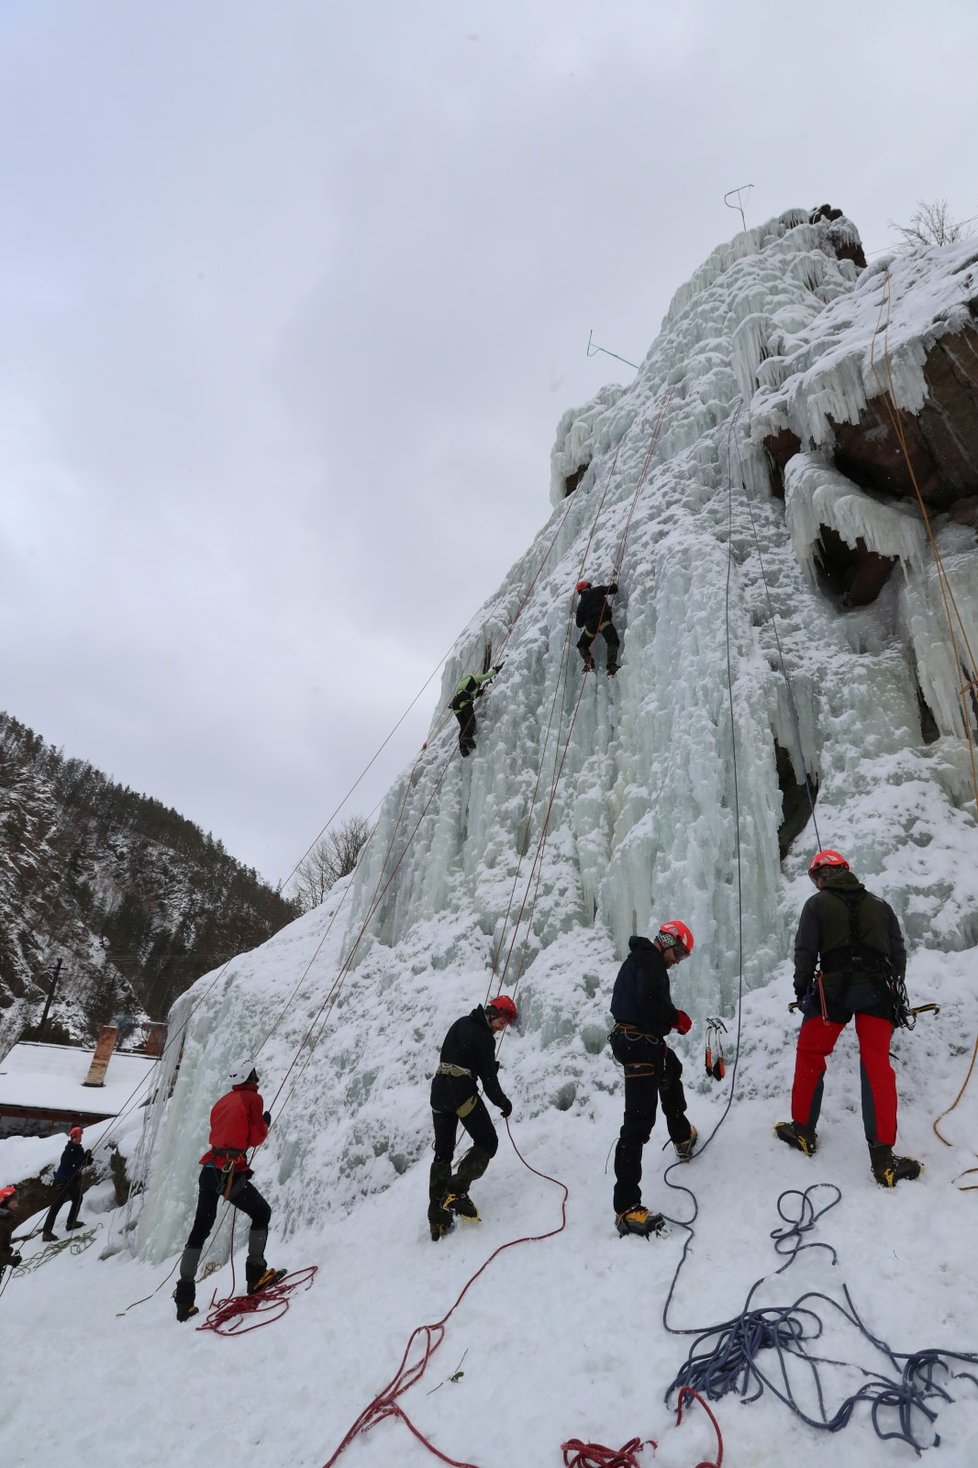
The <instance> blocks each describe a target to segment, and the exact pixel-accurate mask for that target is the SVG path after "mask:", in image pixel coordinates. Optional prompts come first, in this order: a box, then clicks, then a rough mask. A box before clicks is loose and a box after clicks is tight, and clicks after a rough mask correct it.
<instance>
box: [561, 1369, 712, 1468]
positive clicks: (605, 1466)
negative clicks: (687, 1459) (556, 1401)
mask: <svg viewBox="0 0 978 1468" xmlns="http://www.w3.org/2000/svg"><path fill="white" fill-rule="evenodd" d="M687 1400H695V1401H697V1402H699V1404H700V1406H701V1407H702V1408H703V1411H704V1412H705V1413H706V1415H707V1417H709V1419H710V1421H711V1422H712V1423H713V1431H714V1432H715V1433H716V1435H717V1455H716V1458H715V1460H713V1461H712V1462H709V1463H708V1462H707V1461H706V1460H705V1459H704V1460H703V1461H702V1462H700V1463H697V1464H696V1468H721V1465H722V1463H723V1437H722V1435H721V1432H720V1424H719V1423H718V1422H717V1420H716V1418H715V1417H714V1415H713V1413H712V1412H711V1411H710V1408H709V1406H708V1405H707V1403H706V1402H705V1400H704V1399H703V1397H701V1396H700V1394H699V1392H698V1391H694V1390H693V1388H692V1387H691V1386H684V1387H681V1388H680V1390H679V1403H678V1406H677V1407H676V1426H677V1427H679V1426H680V1424H681V1423H682V1420H683V1406H684V1405H685V1403H686V1401H687ZM645 1442H646V1443H648V1446H649V1447H650V1448H652V1450H653V1451H655V1449H656V1448H657V1447H658V1443H656V1442H655V1441H654V1440H653V1439H652V1438H650V1437H649V1438H646V1439H645ZM642 1447H643V1440H642V1438H640V1437H633V1438H630V1439H629V1440H628V1442H627V1443H626V1444H625V1446H624V1447H622V1448H619V1449H618V1450H617V1451H616V1450H615V1449H614V1448H606V1447H604V1446H603V1445H602V1444H601V1443H585V1442H581V1440H580V1438H576V1437H572V1438H571V1439H570V1440H569V1441H568V1442H565V1443H561V1445H560V1450H561V1452H562V1453H563V1455H564V1468H640V1465H639V1461H638V1457H637V1454H638V1453H640V1452H641V1450H642Z"/></svg>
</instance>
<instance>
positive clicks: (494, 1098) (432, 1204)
mask: <svg viewBox="0 0 978 1468" xmlns="http://www.w3.org/2000/svg"><path fill="white" fill-rule="evenodd" d="M515 1023H516V1005H515V1004H514V1003H513V1001H512V999H510V998H509V996H508V995H506V994H499V995H497V997H496V998H495V999H494V1000H493V1001H492V1003H491V1004H487V1005H486V1006H485V1007H483V1006H482V1005H481V1004H480V1005H479V1006H478V1007H477V1008H476V1009H473V1010H472V1012H471V1013H470V1014H465V1015H463V1016H462V1018H461V1019H457V1020H456V1021H455V1023H454V1024H453V1025H452V1027H451V1029H450V1030H449V1031H448V1034H447V1035H446V1036H445V1039H444V1042H443V1044H442V1047H441V1054H440V1056H439V1064H438V1069H437V1070H436V1071H435V1074H434V1078H433V1080H432V1082H431V1117H432V1121H433V1123H434V1128H435V1160H434V1162H433V1163H432V1164H431V1173H430V1175H429V1179H428V1223H429V1225H430V1227H431V1237H432V1239H433V1240H435V1241H436V1242H437V1240H438V1239H440V1238H443V1237H444V1235H445V1234H447V1233H448V1231H449V1230H450V1229H451V1227H452V1225H453V1224H454V1222H455V1214H461V1216H462V1217H463V1218H478V1216H479V1214H478V1211H477V1209H476V1206H475V1204H474V1203H473V1202H472V1199H471V1198H470V1197H469V1188H470V1187H471V1186H472V1184H473V1183H474V1182H475V1181H476V1180H477V1179H478V1178H480V1177H481V1176H482V1174H483V1173H484V1172H485V1170H486V1168H487V1167H488V1166H489V1163H490V1162H491V1161H492V1159H493V1157H494V1156H495V1155H496V1150H497V1148H498V1147H499V1138H498V1137H497V1135H496V1128H495V1127H494V1126H493V1124H492V1119H491V1117H490V1116H489V1112H488V1111H487V1110H486V1104H485V1102H484V1101H483V1099H482V1097H481V1096H480V1095H479V1086H478V1082H479V1081H481V1082H482V1089H483V1090H484V1091H485V1093H486V1095H487V1096H488V1097H489V1100H490V1101H491V1102H492V1103H493V1105H494V1106H498V1107H499V1110H500V1113H501V1115H502V1116H503V1118H504V1119H505V1118H506V1117H508V1116H509V1115H510V1114H511V1112H512V1110H513V1105H512V1102H511V1101H509V1100H508V1098H507V1097H506V1096H505V1095H504V1094H503V1091H502V1088H501V1087H500V1084H499V1077H498V1075H497V1071H498V1069H499V1067H498V1066H497V1064H496V1047H495V1044H494V1042H493V1036H494V1035H498V1034H499V1033H500V1031H501V1030H504V1029H505V1028H506V1026H507V1025H511V1024H515ZM459 1122H461V1123H462V1125H463V1126H464V1128H465V1130H466V1131H467V1132H468V1134H469V1136H470V1137H471V1138H472V1146H471V1147H470V1148H469V1150H468V1151H467V1152H466V1153H465V1155H464V1157H462V1159H461V1161H460V1162H459V1164H458V1167H457V1169H456V1171H455V1172H454V1173H453V1172H452V1156H453V1154H454V1152H455V1138H456V1136H457V1134H458V1124H459Z"/></svg>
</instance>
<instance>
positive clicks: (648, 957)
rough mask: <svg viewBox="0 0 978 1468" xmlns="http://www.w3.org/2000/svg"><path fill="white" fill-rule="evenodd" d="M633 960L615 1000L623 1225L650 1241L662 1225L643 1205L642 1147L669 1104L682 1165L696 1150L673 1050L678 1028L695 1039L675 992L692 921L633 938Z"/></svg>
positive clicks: (618, 1220) (617, 1201)
mask: <svg viewBox="0 0 978 1468" xmlns="http://www.w3.org/2000/svg"><path fill="white" fill-rule="evenodd" d="M628 950H629V952H628V957H627V958H626V959H625V962H624V963H623V964H622V966H621V968H620V969H619V971H618V977H617V979H616V980H615V988H614V992H613V994H612V996H611V1013H612V1015H613V1016H614V1020H615V1027H614V1029H613V1030H612V1032H611V1035H610V1037H609V1038H610V1041H611V1051H612V1054H613V1055H614V1057H615V1059H616V1060H617V1061H619V1062H620V1063H621V1064H622V1065H623V1066H624V1068H625V1119H624V1121H623V1123H622V1128H621V1132H620V1134H619V1137H618V1145H617V1147H616V1148H615V1191H614V1206H615V1225H616V1227H617V1229H618V1232H619V1233H620V1234H622V1235H623V1236H624V1235H625V1234H628V1233H635V1234H643V1235H645V1237H648V1235H649V1234H650V1233H653V1232H655V1231H656V1230H657V1229H658V1228H660V1227H661V1224H662V1219H661V1217H660V1216H659V1215H658V1214H652V1213H650V1212H649V1210H648V1209H647V1208H645V1207H643V1206H642V1149H643V1147H644V1146H645V1144H646V1142H647V1141H648V1140H649V1137H650V1136H651V1135H652V1128H653V1126H654V1125H655V1111H656V1104H657V1102H658V1101H659V1100H660V1099H661V1101H662V1111H663V1114H664V1116H665V1118H666V1125H667V1127H668V1129H669V1136H670V1138H671V1139H672V1143H673V1146H674V1147H675V1149H676V1152H677V1154H678V1156H679V1157H680V1159H681V1160H682V1161H684V1162H685V1161H688V1159H689V1158H690V1157H691V1156H692V1152H693V1147H694V1146H695V1144H696V1128H695V1127H694V1126H692V1125H691V1123H690V1121H689V1118H688V1117H687V1115H686V1096H685V1093H684V1092H683V1084H682V1074H683V1068H682V1063H681V1062H680V1060H679V1057H678V1055H676V1054H675V1052H674V1051H672V1050H670V1049H669V1047H668V1045H667V1044H666V1042H665V1036H666V1035H668V1034H669V1032H670V1030H678V1031H679V1033H680V1034H681V1035H685V1034H688V1032H689V1030H690V1028H691V1026H692V1020H691V1019H690V1017H689V1015H688V1014H686V1013H684V1011H683V1010H681V1009H677V1008H676V1006H675V1005H674V1004H673V1002H672V995H671V993H670V991H669V970H670V969H671V968H672V967H673V966H674V965H675V964H677V963H681V962H682V960H683V959H684V958H688V957H689V955H690V954H691V953H692V951H693V935H692V933H691V932H690V930H689V928H687V926H686V924H685V923H681V922H678V921H675V922H668V923H663V924H662V926H661V927H660V929H659V931H658V932H657V933H656V935H655V937H654V938H653V939H652V941H651V942H650V941H649V939H648V938H643V937H633V938H629V940H628Z"/></svg>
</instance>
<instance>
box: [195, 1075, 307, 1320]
mask: <svg viewBox="0 0 978 1468" xmlns="http://www.w3.org/2000/svg"><path fill="white" fill-rule="evenodd" d="M230 1080H231V1089H230V1091H228V1093H227V1094H226V1095H225V1096H222V1097H221V1099H220V1100H219V1101H217V1102H215V1104H214V1106H213V1108H212V1109H211V1124H210V1146H209V1148H208V1149H207V1151H206V1152H205V1153H204V1155H203V1157H202V1158H201V1159H200V1179H199V1182H198V1195H197V1213H196V1216H195V1218H194V1224H193V1228H192V1229H191V1230H190V1235H189V1237H188V1239H187V1244H186V1247H185V1249H184V1251H183V1255H182V1257H181V1259H180V1278H179V1280H178V1281H177V1287H176V1289H175V1290H174V1292H173V1298H174V1300H175V1301H176V1306H177V1319H178V1320H189V1319H190V1317H191V1315H196V1314H197V1307H196V1305H195V1304H194V1299H195V1295H196V1290H195V1287H194V1279H195V1277H196V1274H197V1266H198V1264H199V1263H200V1255H201V1250H202V1249H203V1247H204V1243H205V1241H206V1239H207V1235H208V1234H209V1233H210V1231H211V1229H212V1228H213V1227H214V1220H215V1219H216V1217H217V1208H218V1204H219V1203H220V1201H221V1200H222V1199H226V1200H227V1201H228V1202H229V1203H231V1204H232V1205H233V1206H234V1207H235V1208H240V1210H241V1212H242V1213H244V1214H245V1215H246V1216H247V1217H248V1218H250V1219H251V1230H250V1232H249V1234H248V1259H247V1263H246V1264H245V1279H246V1282H247V1286H248V1292H249V1294H254V1292H255V1291H256V1290H262V1289H265V1287H266V1286H267V1285H269V1284H272V1283H273V1282H274V1281H275V1280H276V1279H278V1278H280V1277H281V1271H280V1270H275V1269H269V1267H268V1265H267V1264H266V1263H265V1243H266V1241H267V1239H268V1224H269V1221H270V1219H271V1216H272V1210H271V1208H270V1207H269V1206H268V1204H267V1203H266V1202H265V1199H264V1198H263V1197H262V1195H261V1193H259V1191H258V1189H257V1188H255V1187H253V1186H252V1184H251V1181H250V1179H251V1177H252V1176H253V1174H252V1170H251V1168H250V1167H249V1166H248V1155H247V1154H248V1150H249V1149H250V1148H251V1147H257V1146H259V1145H260V1144H261V1143H262V1142H264V1140H265V1138H266V1137H267V1136H268V1128H269V1125H270V1123H271V1120H272V1118H271V1116H270V1115H269V1113H268V1112H267V1111H263V1109H262V1108H263V1105H264V1103H263V1101H262V1098H261V1096H260V1095H259V1092H258V1072H257V1071H256V1070H255V1067H254V1066H253V1065H251V1064H250V1063H246V1064H245V1065H244V1066H242V1067H241V1069H240V1070H237V1071H234V1072H233V1073H232V1075H231V1077H230Z"/></svg>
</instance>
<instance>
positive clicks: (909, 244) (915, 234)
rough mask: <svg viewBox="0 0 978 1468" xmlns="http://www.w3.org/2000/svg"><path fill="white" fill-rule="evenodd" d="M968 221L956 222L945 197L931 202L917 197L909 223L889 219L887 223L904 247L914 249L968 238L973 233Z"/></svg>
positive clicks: (954, 242) (951, 243) (950, 243)
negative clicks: (898, 222)
mask: <svg viewBox="0 0 978 1468" xmlns="http://www.w3.org/2000/svg"><path fill="white" fill-rule="evenodd" d="M970 222H971V221H970V220H967V219H965V220H962V222H961V223H960V224H958V223H956V222H955V221H954V220H953V219H952V218H951V210H950V205H949V204H948V202H947V200H946V199H935V200H934V202H933V204H925V203H924V201H923V200H922V199H918V200H917V208H916V211H915V212H914V214H913V216H912V217H911V220H910V223H909V224H896V223H895V222H894V221H893V220H892V219H891V220H890V221H889V225H890V228H891V229H895V230H896V232H897V234H898V235H899V236H900V238H901V239H902V240H903V244H904V248H905V249H908V250H916V249H919V247H920V246H921V245H956V244H957V242H958V241H959V240H966V239H969V238H970V237H971V235H973V234H974V230H973V229H969V228H968V225H969V224H970Z"/></svg>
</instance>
